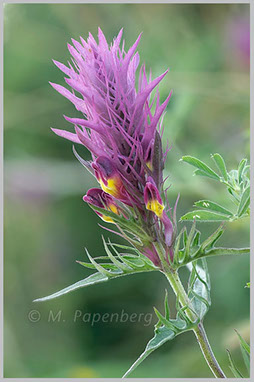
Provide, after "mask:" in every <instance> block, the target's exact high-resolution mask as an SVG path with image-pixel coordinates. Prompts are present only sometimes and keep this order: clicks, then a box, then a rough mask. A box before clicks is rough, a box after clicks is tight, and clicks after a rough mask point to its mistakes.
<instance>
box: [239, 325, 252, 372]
mask: <svg viewBox="0 0 254 382" xmlns="http://www.w3.org/2000/svg"><path fill="white" fill-rule="evenodd" d="M235 332H236V334H237V336H238V338H239V340H240V347H241V352H242V355H243V360H244V363H245V366H246V368H247V370H248V372H250V345H248V344H247V342H246V341H245V340H244V339H243V338H242V336H241V335H240V334H239V333H238V331H237V330H235Z"/></svg>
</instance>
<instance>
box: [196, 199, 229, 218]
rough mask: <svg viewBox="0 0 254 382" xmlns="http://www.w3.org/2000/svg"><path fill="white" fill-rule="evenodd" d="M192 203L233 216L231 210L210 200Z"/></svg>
mask: <svg viewBox="0 0 254 382" xmlns="http://www.w3.org/2000/svg"><path fill="white" fill-rule="evenodd" d="M194 204H195V206H196V207H201V208H204V209H206V210H209V211H214V212H218V213H220V214H224V215H227V216H233V214H232V212H230V211H229V210H227V209H226V208H224V207H222V206H220V205H219V204H217V203H215V202H212V201H211V200H199V201H198V202H195V203H194Z"/></svg>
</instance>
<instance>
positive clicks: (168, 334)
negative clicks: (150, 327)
mask: <svg viewBox="0 0 254 382" xmlns="http://www.w3.org/2000/svg"><path fill="white" fill-rule="evenodd" d="M175 337H176V334H175V333H174V331H173V330H171V329H169V328H167V327H165V326H161V327H159V328H157V329H156V330H155V335H154V337H153V338H152V339H151V340H150V341H149V342H148V344H147V346H146V348H145V351H144V352H143V353H142V354H141V355H140V357H139V358H138V359H137V360H136V362H134V364H133V365H132V366H131V367H130V368H129V370H128V371H127V372H126V373H125V374H124V376H123V378H126V377H127V376H129V375H130V374H131V373H132V372H133V371H134V370H135V369H136V367H137V366H139V365H140V364H141V363H142V362H143V361H144V360H145V359H146V358H147V357H148V356H149V355H150V354H151V353H152V352H153V351H154V350H156V349H158V348H159V347H160V346H162V345H163V344H164V343H165V342H167V341H170V340H172V339H173V338H175Z"/></svg>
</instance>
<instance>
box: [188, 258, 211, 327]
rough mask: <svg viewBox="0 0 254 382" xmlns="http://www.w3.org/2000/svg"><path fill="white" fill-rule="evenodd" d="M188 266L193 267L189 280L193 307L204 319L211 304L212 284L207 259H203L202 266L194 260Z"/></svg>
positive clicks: (189, 294)
mask: <svg viewBox="0 0 254 382" xmlns="http://www.w3.org/2000/svg"><path fill="white" fill-rule="evenodd" d="M188 268H189V269H191V274H190V278H189V282H188V296H189V298H190V299H191V302H192V307H193V309H194V311H195V313H196V315H197V317H199V319H200V320H202V319H203V318H204V316H205V314H206V313H207V312H208V310H209V308H210V305H211V297H210V289H211V285H210V277H209V273H208V268H207V264H206V261H205V259H203V260H202V267H201V266H200V265H198V264H197V263H196V262H193V263H192V264H190V266H188Z"/></svg>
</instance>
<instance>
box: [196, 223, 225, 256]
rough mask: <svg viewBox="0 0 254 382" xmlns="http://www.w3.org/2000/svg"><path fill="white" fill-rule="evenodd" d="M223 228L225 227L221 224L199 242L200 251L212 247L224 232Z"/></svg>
mask: <svg viewBox="0 0 254 382" xmlns="http://www.w3.org/2000/svg"><path fill="white" fill-rule="evenodd" d="M224 230H225V228H224V227H223V224H221V225H220V226H219V227H218V228H217V229H216V230H215V231H214V232H213V233H212V234H211V235H210V236H208V238H207V239H206V240H204V241H203V243H202V244H201V247H200V250H201V252H203V251H205V250H208V249H210V248H212V247H213V246H214V244H215V243H216V242H217V241H218V240H219V238H220V237H221V235H222V234H223V233H224Z"/></svg>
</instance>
